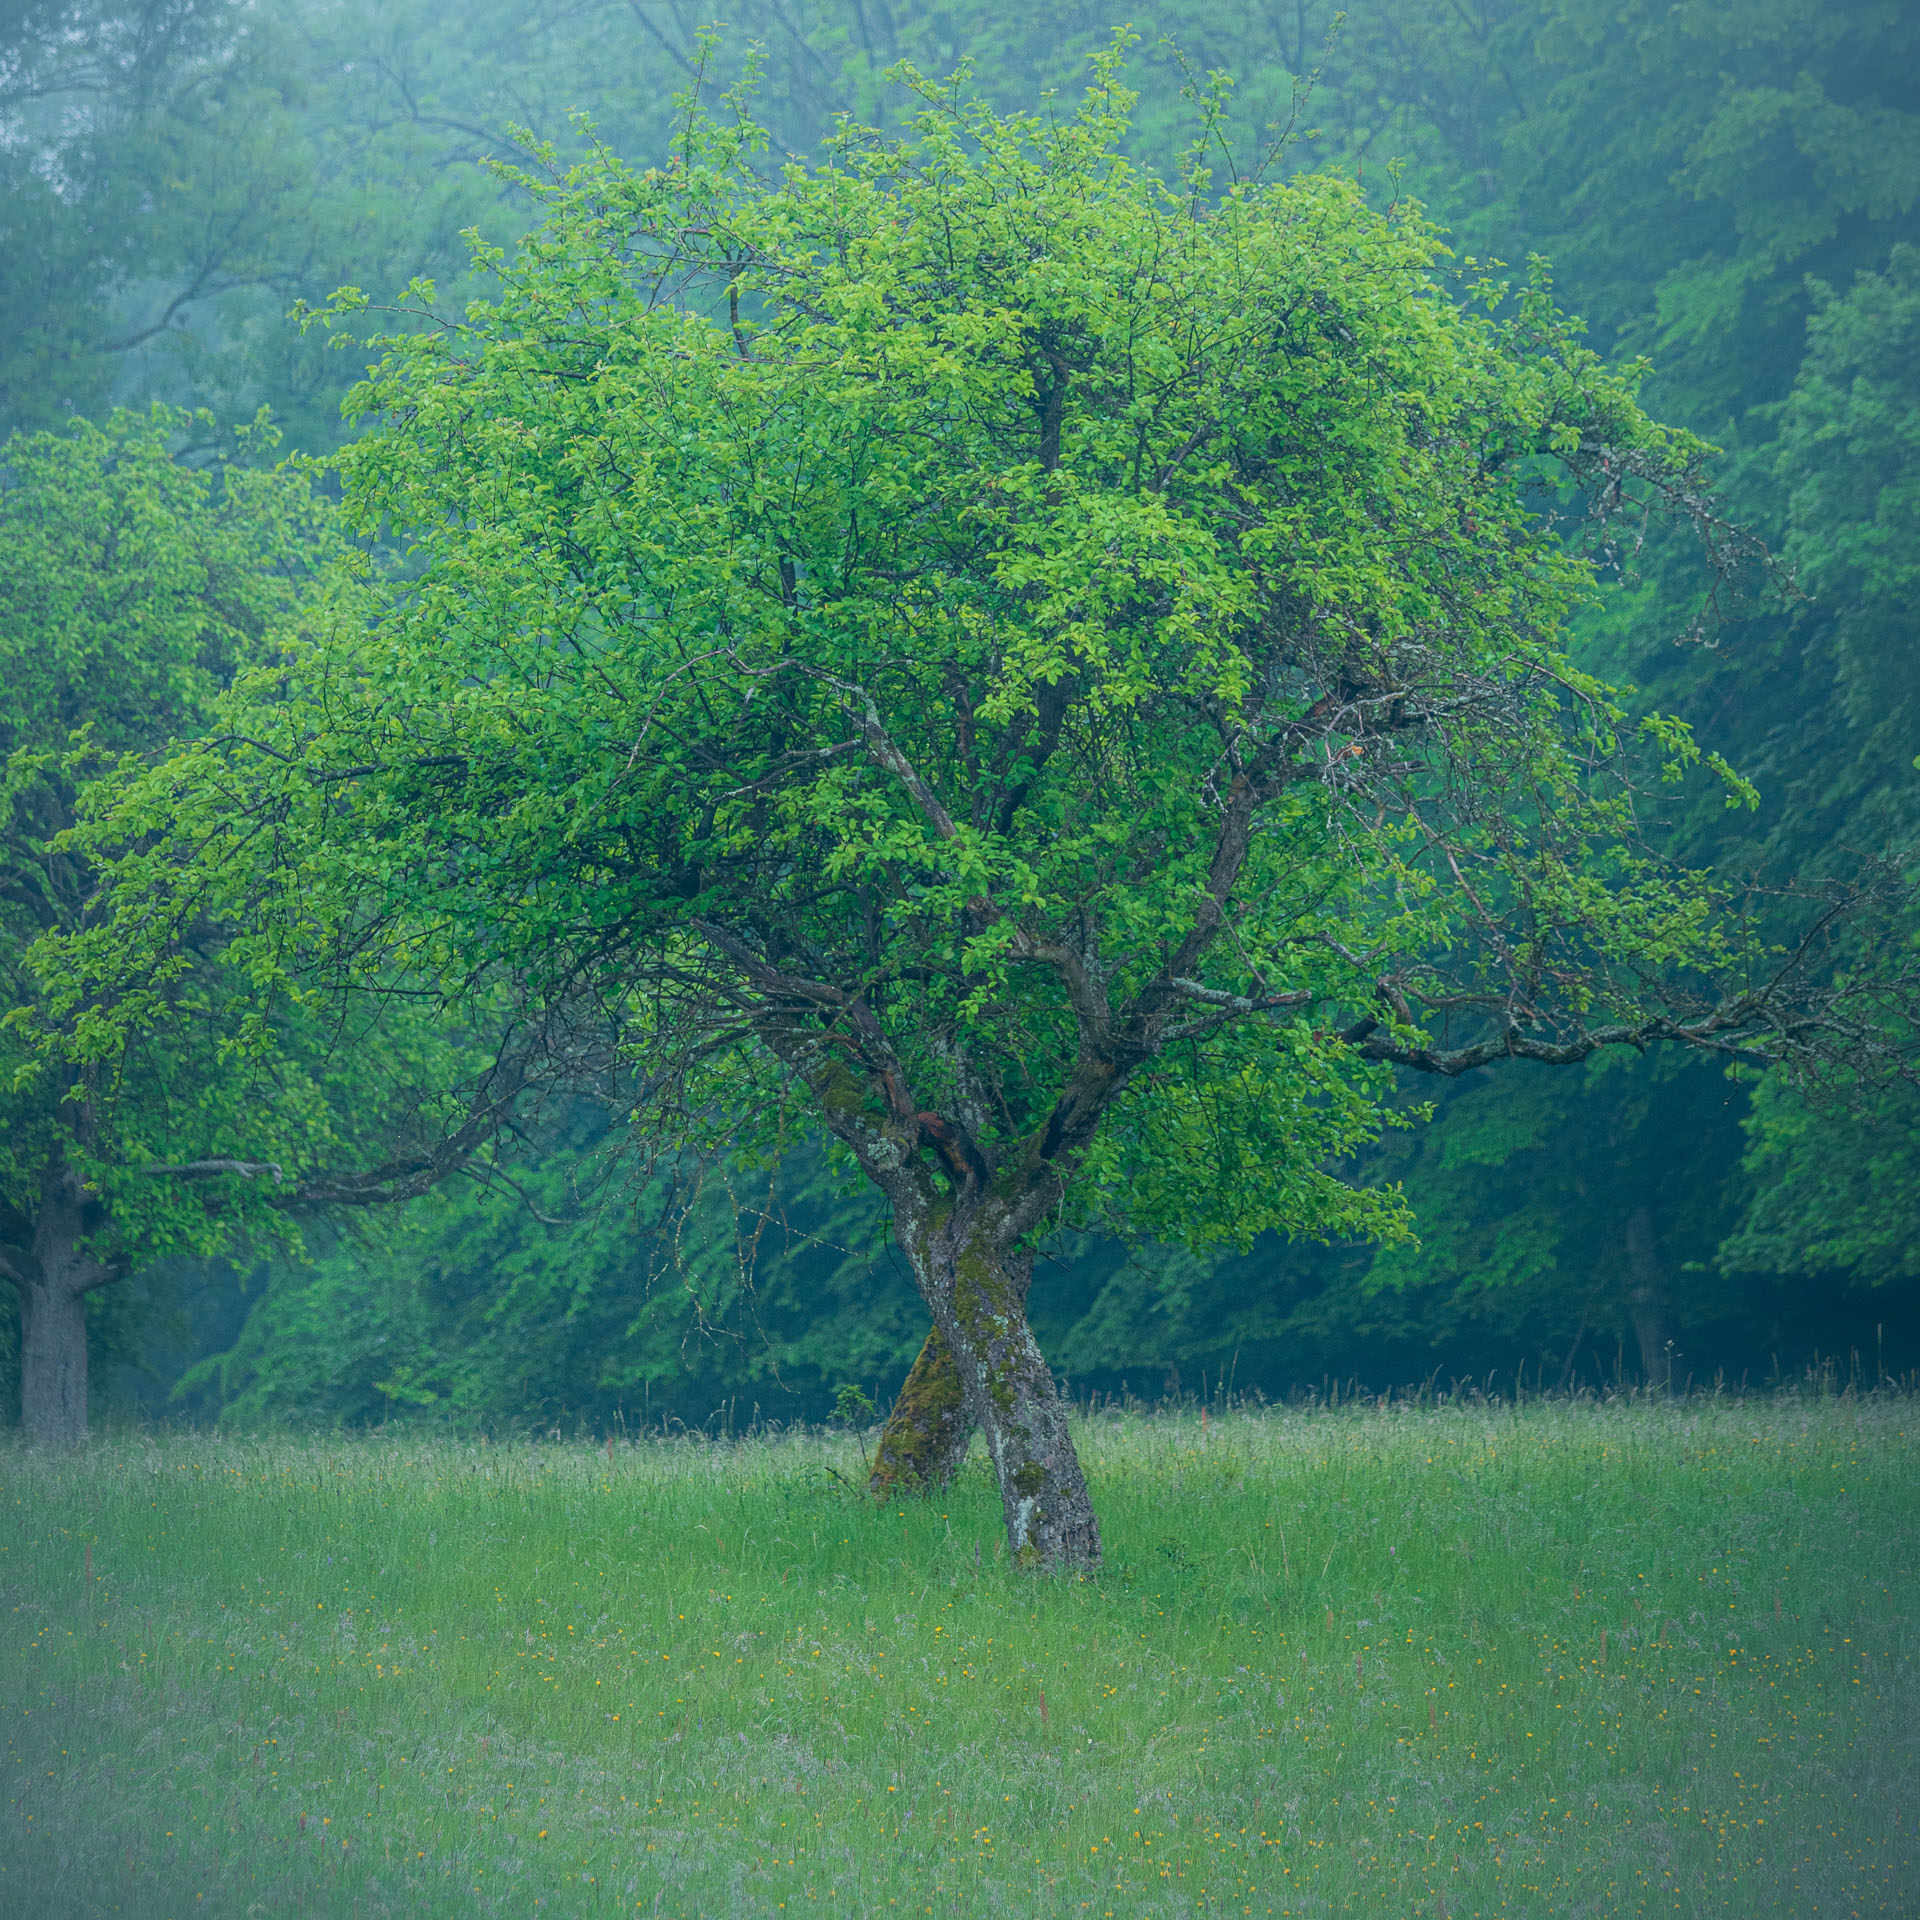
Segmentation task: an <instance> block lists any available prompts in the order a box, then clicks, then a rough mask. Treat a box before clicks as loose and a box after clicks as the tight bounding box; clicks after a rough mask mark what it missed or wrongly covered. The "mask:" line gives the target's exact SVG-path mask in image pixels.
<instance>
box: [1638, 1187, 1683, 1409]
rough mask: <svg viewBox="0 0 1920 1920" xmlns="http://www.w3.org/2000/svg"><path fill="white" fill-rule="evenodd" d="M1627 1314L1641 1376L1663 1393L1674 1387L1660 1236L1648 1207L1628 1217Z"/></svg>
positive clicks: (1640, 1208) (1639, 1209)
mask: <svg viewBox="0 0 1920 1920" xmlns="http://www.w3.org/2000/svg"><path fill="white" fill-rule="evenodd" d="M1627 1315H1628V1317H1629V1319H1631V1320H1632V1322H1633V1337H1634V1340H1635V1341H1636V1343H1637V1344H1638V1345H1639V1348H1640V1374H1641V1377H1642V1378H1643V1379H1644V1380H1645V1381H1646V1383H1647V1385H1648V1386H1649V1387H1652V1388H1656V1389H1658V1390H1660V1391H1661V1392H1664V1391H1665V1390H1666V1389H1667V1388H1668V1387H1670V1386H1672V1385H1673V1343H1672V1341H1671V1340H1670V1339H1669V1338H1668V1334H1667V1290H1666V1284H1665V1276H1664V1274H1663V1273H1662V1271H1661V1264H1660V1234H1659V1230H1658V1228H1656V1227H1655V1225H1654V1220H1653V1209H1652V1208H1651V1207H1638V1208H1636V1209H1635V1210H1634V1211H1633V1212H1632V1213H1631V1214H1629V1215H1628V1216H1627Z"/></svg>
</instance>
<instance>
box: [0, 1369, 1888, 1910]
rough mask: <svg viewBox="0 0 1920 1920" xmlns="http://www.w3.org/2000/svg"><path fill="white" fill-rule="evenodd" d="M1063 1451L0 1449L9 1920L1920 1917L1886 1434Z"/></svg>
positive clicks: (1455, 1409)
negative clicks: (1014, 1530) (928, 1474)
mask: <svg viewBox="0 0 1920 1920" xmlns="http://www.w3.org/2000/svg"><path fill="white" fill-rule="evenodd" d="M1078 1437H1079V1440H1080V1443H1081V1445H1082V1446H1083V1448H1084V1452H1085V1458H1086V1462H1087V1467H1088V1473H1089V1478H1090V1480H1091V1483H1092V1487H1093V1492H1094V1497H1095V1500H1096V1502H1097V1503H1098V1505H1099V1508H1100V1512H1101V1519H1102V1525H1103V1528H1104V1531H1105V1537H1106V1541H1107V1548H1108V1559H1107V1564H1106V1567H1105V1568H1104V1570H1103V1571H1102V1572H1101V1573H1100V1574H1099V1575H1098V1576H1097V1577H1095V1578H1093V1579H1087V1580H1077V1579H1076V1580H1068V1579H1061V1580H1042V1579H1036V1578H1034V1577H1032V1576H1030V1575H1025V1574H1021V1573H1018V1572H1016V1571H1014V1570H1012V1569H1010V1568H1009V1567H1007V1566H1006V1564H1005V1562H1004V1560H1003V1559H1002V1557H1001V1553H1000V1549H999V1547H998V1545H997V1542H998V1541H999V1538H1000V1535H1001V1525H1000V1512H999V1508H1000V1503H999V1499H998V1496H997V1494H996V1492H995V1490H994V1489H993V1487H992V1485H991V1484H990V1482H989V1480H988V1479H987V1477H986V1474H985V1471H984V1468H983V1467H982V1465H981V1464H980V1463H979V1461H978V1460H977V1459H976V1460H975V1461H974V1462H973V1463H972V1464H970V1465H969V1466H968V1467H967V1468H966V1469H965V1470H964V1471H963V1473H962V1474H961V1476H960V1478H959V1480H958V1481H956V1483H955V1484H954V1485H953V1486H952V1487H951V1488H950V1489H948V1490H947V1491H946V1492H945V1493H943V1494H941V1495H939V1496H938V1497H936V1499H935V1500H934V1501H932V1502H931V1503H926V1502H921V1501H918V1500H910V1499H909V1500H896V1501H894V1502H892V1503H890V1504H888V1505H886V1506H884V1507H881V1506H876V1505H875V1504H873V1503H872V1502H870V1501H868V1500H865V1499H863V1498H861V1497H859V1496H858V1495H857V1494H856V1493H853V1492H850V1491H849V1484H851V1485H852V1486H853V1487H857V1486H858V1484H859V1483H860V1481H861V1479H862V1474H861V1472H860V1460H859V1454H858V1445H857V1442H856V1441H854V1440H851V1439H846V1438H841V1437H835V1438H831V1439H830V1438H826V1437H823V1436H818V1435H812V1436H788V1437H776V1438H760V1439H753V1440H747V1441H744V1442H736V1443H717V1442H716V1443H709V1442H704V1441H694V1440H686V1439H678V1440H674V1441H662V1440H660V1439H657V1438H655V1439H651V1440H640V1441H636V1442H623V1443H617V1444H616V1445H615V1446H614V1447H613V1448H612V1450H611V1453H609V1451H608V1450H607V1449H606V1448H605V1447H604V1446H602V1447H599V1448H594V1447H591V1446H588V1445H586V1444H575V1443H562V1442H558V1441H545V1442H541V1443H538V1444H533V1443H528V1442H524V1441H523V1442H521V1443H519V1444H515V1445H512V1446H502V1445H498V1444H485V1443H481V1442H478V1441H474V1442H466V1441H453V1440H449V1439H441V1438H432V1437H427V1436H424V1435H422V1436H413V1437H395V1436H393V1435H391V1434H389V1435H385V1436H372V1437H360V1438H321V1437H316V1438H302V1439H265V1440H249V1439H240V1438H205V1437H200V1438H195V1437H171V1438H158V1439H156V1438H142V1437H139V1436H132V1437H124V1438H113V1439H108V1440H106V1441H104V1442H96V1443H95V1444H94V1445H93V1446H92V1447H90V1448H89V1449H88V1450H87V1451H86V1452H85V1453H83V1454H81V1455H79V1456H78V1457H69V1458H67V1459H65V1460H60V1459H53V1458H48V1457H39V1456H33V1455H29V1454H27V1453H26V1452H24V1451H20V1450H17V1449H16V1450H12V1451H4V1450H0V1715H3V1716H4V1722H3V1723H4V1726H5V1729H6V1742H5V1754H4V1758H3V1760H0V1764H4V1767H5V1772H6V1776H7V1778H6V1780H5V1783H4V1789H5V1790H4V1793H3V1794H0V1914H4V1915H7V1916H33V1917H34V1920H68V1917H69V1916H83V1915H93V1914H109V1913H117V1914H123V1915H133V1916H140V1917H141V1920H145V1917H146V1916H155V1917H162V1916H170V1917H171V1920H185V1916H187V1915H223V1916H224V1915H233V1916H241V1915H267V1916H274V1920H278V1917H279V1916H283V1915H293V1914H302V1915H312V1916H332V1915H339V1916H342V1917H343V1920H344V1917H345V1916H348V1915H359V1916H367V1917H368V1920H371V1917H372V1916H378V1915H388V1914H390V1915H395V1916H406V1917H407V1920H426V1917H427V1916H446V1917H447V1920H453V1917H454V1916H468V1915H494V1914H500V1915H507V1914H512V1915H517V1916H531V1915H533V1914H535V1913H542V1912H545V1913H553V1914H555V1915H576V1914H577V1915H583V1916H585V1915H603V1914H604V1915H613V1914H635V1913H639V1914H646V1915H652V1914H662V1915H677V1916H687V1917H688V1920H691V1917H692V1916H699V1915H705V1916H716V1917H718V1916H727V1917H728V1920H731V1917H732V1916H736V1915H757V1914H780V1913H787V1914H809V1913H817V1914H821V1915H833V1916H839V1915H875V1914H884V1915H908V1914H934V1915H940V1916H973V1915H982V1916H986V1915H1023V1916H1025V1915H1033V1916H1056V1915H1058V1916H1078V1915H1083V1914H1086V1915H1093V1916H1098V1917H1099V1920H1105V1916H1109V1915H1111V1916H1133V1915H1154V1916H1177V1915H1185V1914H1200V1913H1207V1914H1214V1913H1221V1914H1258V1915H1266V1914H1276V1915H1278V1914H1291V1915H1322V1914H1336V1913H1338V1914H1354V1915H1364V1916H1374V1915H1393V1916H1423V1915H1432V1916H1435V1917H1436V1920H1438V1917H1439V1916H1442V1915H1444V1916H1446V1920H1465V1917H1466V1916H1470V1915H1492V1914H1513V1915H1521V1916H1534V1915H1549V1914H1552V1915H1558V1914H1567V1915H1611V1914H1662V1915H1666V1914H1674V1915H1685V1916H1694V1915H1703V1914H1728V1915H1733V1916H1738V1920H1759V1917H1760V1916H1770V1915H1780V1916H1788V1915H1792V1916H1795V1920H1800V1917H1801V1916H1815V1915H1848V1916H1852V1915H1867V1914H1890V1915H1895V1914H1904V1915H1914V1914H1920V1834H1917V1833H1916V1824H1917V1823H1920V1764H1917V1761H1920V1749H1917V1748H1916V1736H1915V1728H1916V1725H1917V1724H1920V1716H1916V1712H1915V1709H1916V1706H1917V1705H1920V1583H1917V1582H1916V1573H1917V1572H1920V1492H1917V1491H1916V1489H1917V1488H1920V1477H1917V1476H1916V1468H1920V1402H1916V1401H1915V1400H1913V1399H1911V1398H1906V1397H1902V1396H1899V1395H1895V1394H1890V1393H1882V1394H1870V1395H1866V1396H1864V1397H1852V1396H1845V1397H1839V1398H1817V1397H1792V1396H1783V1397H1776V1398H1770V1399H1764V1400H1744V1401H1727V1400H1711V1399H1698V1400H1692V1401H1687V1402H1683V1403H1676V1404H1665V1405H1663V1404H1658V1403H1655V1404H1646V1403H1637V1404H1611V1405H1596V1404H1592V1403H1581V1404H1571V1405H1569V1404H1565V1403H1560V1404H1543V1405H1535V1406H1526V1407H1523V1408H1520V1409H1518V1410H1515V1409H1513V1408H1511V1407H1504V1408H1495V1407H1487V1406H1484V1405H1477V1404H1456V1405H1443V1406H1439V1407H1418V1406H1409V1407H1404V1408H1403V1407H1393V1408H1381V1407H1378V1406H1359V1407H1352V1408H1339V1409H1327V1408H1321V1409H1318V1410H1311V1411H1300V1410H1294V1411H1279V1410H1272V1411H1261V1410H1255V1409H1242V1410H1239V1411H1234V1412H1227V1413H1225V1414H1224V1415H1223V1414H1221V1413H1219V1412H1217V1411H1216V1412H1215V1413H1214V1415H1213V1417H1211V1418H1210V1419H1208V1420H1207V1421H1206V1422H1205V1424H1204V1425H1203V1424H1202V1422H1201V1420H1200V1418H1199V1416H1198V1414H1197V1413H1194V1412H1190V1413H1187V1414H1183V1415H1179V1416H1172V1415H1167V1416H1147V1415H1141V1414H1129V1415H1125V1416H1123V1417H1095V1418H1092V1419H1090V1420H1088V1421H1086V1422H1084V1423H1083V1424H1082V1425H1081V1427H1080V1429H1079V1434H1078ZM829 1469H832V1470H833V1471H829Z"/></svg>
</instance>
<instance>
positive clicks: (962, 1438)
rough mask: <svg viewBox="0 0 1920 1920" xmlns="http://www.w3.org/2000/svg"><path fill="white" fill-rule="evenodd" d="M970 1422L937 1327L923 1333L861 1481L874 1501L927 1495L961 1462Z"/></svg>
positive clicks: (955, 1372) (970, 1432) (962, 1390)
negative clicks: (870, 1466)
mask: <svg viewBox="0 0 1920 1920" xmlns="http://www.w3.org/2000/svg"><path fill="white" fill-rule="evenodd" d="M972 1438H973V1416H972V1415H971V1414H970V1413H968V1411H967V1392H966V1388H965V1386H964V1385H963V1384H962V1383H961V1379H960V1368H959V1366H958V1364H957V1363H956V1362H955V1360H954V1357H953V1349H952V1348H951V1347H950V1346H948V1345H947V1337H946V1335H945V1334H943V1333H942V1332H941V1331H940V1329H939V1327H938V1326H935V1327H934V1328H932V1329H931V1331H929V1333H928V1334H927V1338H926V1342H925V1344H924V1345H923V1346H922V1347H921V1349H920V1357H919V1358H918V1359H917V1360H915V1361H914V1363H913V1370H912V1371H911V1372H910V1373H909V1374H908V1375H907V1383H906V1385H905V1386H903V1387H902V1388H901V1389H900V1397H899V1399H897V1400H896V1401H895V1402H894V1403H893V1411H892V1413H890V1414H889V1415H888V1416H887V1424H886V1427H885V1429H884V1430H883V1431H882V1433H881V1435H880V1445H879V1446H878V1448H876V1449H875V1452H874V1456H873V1473H872V1475H871V1477H870V1478H869V1479H868V1481H867V1486H868V1489H869V1491H871V1493H872V1494H873V1496H874V1498H875V1499H877V1500H885V1499H887V1498H888V1497H889V1496H890V1495H892V1494H895V1493H933V1492H935V1491H936V1490H937V1489H939V1488H941V1487H944V1486H946V1485H947V1484H948V1483H949V1482H950V1481H951V1480H952V1479H953V1476H954V1475H955V1474H956V1473H957V1472H958V1471H959V1470H960V1463H961V1461H962V1460H964V1459H965V1458H966V1457H967V1443H968V1441H970V1440H971V1439H972Z"/></svg>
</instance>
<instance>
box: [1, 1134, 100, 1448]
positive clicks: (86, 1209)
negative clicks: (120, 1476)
mask: <svg viewBox="0 0 1920 1920" xmlns="http://www.w3.org/2000/svg"><path fill="white" fill-rule="evenodd" d="M97 1211H98V1210H97V1206H96V1203H94V1202H93V1201H92V1200H91V1198H90V1197H89V1196H88V1194H87V1192H86V1190H85V1189H84V1188H83V1187H82V1185H81V1183H80V1181H79V1179H78V1177H77V1176H76V1175H75V1174H73V1173H72V1172H71V1171H70V1170H69V1169H67V1168H66V1167H64V1166H61V1167H56V1168H54V1169H53V1170H51V1171H50V1172H49V1174H48V1177H47V1180H46V1183H45V1185H44V1186H43V1187H42V1189H41V1195H40V1207H39V1210H38V1212H37V1214H36V1215H35V1217H34V1221H33V1241H32V1244H31V1245H30V1246H27V1247H18V1246H15V1247H9V1248H8V1249H7V1250H6V1260H5V1265H6V1270H7V1273H8V1275H9V1277H10V1278H11V1279H12V1281H13V1283H14V1286H15V1288H16V1290H17V1291H18V1293H19V1295H20V1425H21V1427H22V1429H23V1430H24V1431H25V1434H26V1437H27V1441H28V1444H29V1445H32V1446H36V1447H77V1446H79V1445H80V1444H81V1443H82V1442H83V1441H84V1440H85V1439H86V1437H87V1295H88V1294H89V1293H91V1292H92V1291H93V1290H94V1288H96V1287H103V1286H106V1285H107V1284H108V1283H109V1282H110V1281H113V1280H117V1279H119V1278H120V1277H121V1274H122V1272H123V1271H124V1269H123V1268H122V1267H120V1266H118V1265H115V1264H112V1263H110V1262H107V1261H103V1260H101V1259H100V1258H99V1257H98V1256H97V1255H95V1254H93V1253H91V1252H89V1251H88V1250H87V1247H86V1236H87V1231H88V1228H89V1226H91V1225H93V1224H96V1215H97Z"/></svg>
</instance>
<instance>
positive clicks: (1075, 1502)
mask: <svg viewBox="0 0 1920 1920" xmlns="http://www.w3.org/2000/svg"><path fill="white" fill-rule="evenodd" d="M911 1241H912V1244H910V1245H908V1246H907V1248H906V1251H907V1254H908V1257H909V1259H911V1261H912V1263H913V1270H914V1277H915V1279H916V1280H917V1281H918V1283H919V1286H920V1291H921V1294H922V1295H923V1297H924V1298H925V1300H926V1303H927V1306H928V1308H929V1310H930V1311H931V1312H932V1314H933V1320H934V1325H935V1327H936V1328H937V1329H938V1330H939V1332H940V1334H941V1336H942V1338H943V1339H944V1340H945V1342H946V1345H947V1349H948V1351H949V1353H950V1355H951V1357H952V1360H953V1365H954V1370H955V1372H956V1373H957V1374H958V1376H959V1380H960V1390H961V1395H962V1404H963V1408H964V1411H965V1414H966V1415H968V1416H970V1418H971V1422H972V1423H973V1424H977V1425H978V1426H979V1427H980V1429H981V1430H982V1432H983V1433H984V1434H985V1436H986V1441H987V1452H988V1455H989V1457H990V1458H991V1459H992V1461H993V1469H994V1475H995V1478H996V1479H997V1480H998V1481H999V1483H1000V1504H1001V1508H1002V1510H1003V1512H1004V1513H1005V1515H1006V1522H1007V1545H1008V1547H1009V1549H1010V1551H1011V1552H1012V1554H1013V1558H1014V1563H1015V1564H1016V1565H1017V1566H1024V1567H1038V1568H1047V1569H1059V1570H1068V1569H1077V1568H1087V1567H1096V1566H1098V1565H1099V1564H1100V1525H1099V1522H1098V1521H1097V1520H1096V1519H1095V1518H1094V1512H1093V1501H1092V1498H1091V1497H1090V1496H1089V1494H1088V1492H1087V1482H1086V1476H1085V1475H1084V1474H1083V1473H1082V1472H1081V1470H1080V1457H1079V1455H1078V1454H1077V1453H1076V1452H1075V1451H1074V1445H1073V1438H1072V1435H1071V1434H1070V1433H1069V1432H1068V1430H1067V1408H1066V1403H1065V1402H1064V1401H1063V1400H1062V1399H1061V1398H1060V1392H1059V1389H1058V1387H1056V1386H1055V1384H1054V1378H1053V1373H1052V1370H1051V1369H1050V1368H1049V1367H1048V1365H1047V1363H1046V1361H1045V1359H1044V1358H1043V1357H1042V1355H1041V1352H1040V1348H1039V1344H1038V1343H1037V1342H1036V1341H1035V1339H1034V1337H1033V1331H1032V1329H1031V1328H1030V1327H1029V1326H1028V1325H1027V1312H1026V1300H1027V1284H1028V1282H1029V1280H1030V1279H1031V1277H1032V1273H1033V1255H1032V1253H1031V1252H1030V1251H1029V1250H1027V1249H1025V1248H1023V1247H1022V1246H1021V1245H1020V1243H1019V1242H1020V1234H1019V1231H1018V1227H1017V1224H1016V1223H1015V1221H1014V1220H1013V1219H1012V1218H1011V1217H1010V1215H1009V1214H1008V1213H1007V1212H1006V1211H1004V1210H1003V1209H1002V1208H1001V1207H1000V1206H999V1205H998V1204H997V1203H996V1202H995V1201H993V1200H992V1199H991V1198H988V1199H982V1200H971V1201H968V1202H965V1203H962V1204H961V1205H959V1206H956V1207H953V1208H951V1209H948V1210H944V1211H937V1212H935V1213H933V1214H932V1215H931V1216H929V1217H928V1218H927V1219H926V1220H925V1221H924V1222H923V1223H922V1224H921V1225H919V1226H918V1227H917V1229H915V1230H913V1231H912V1233H911Z"/></svg>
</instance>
